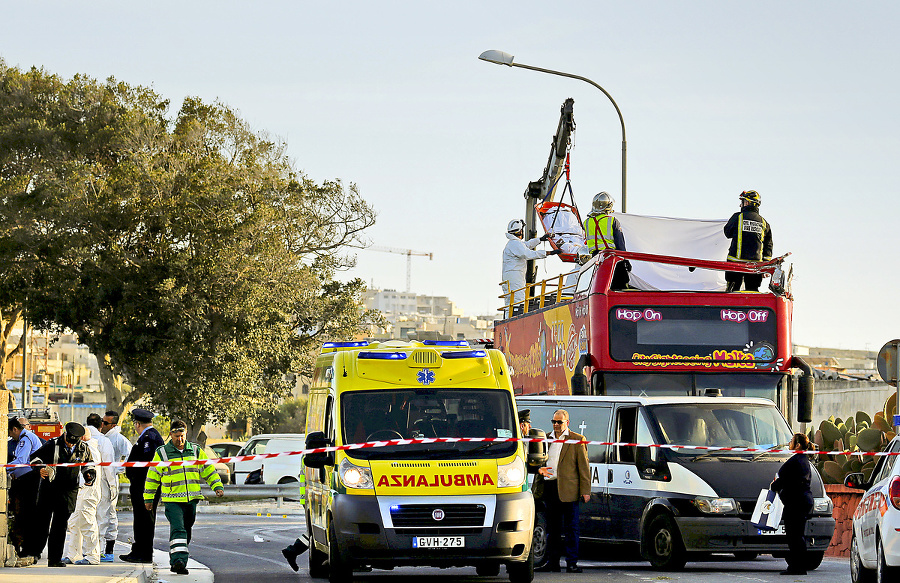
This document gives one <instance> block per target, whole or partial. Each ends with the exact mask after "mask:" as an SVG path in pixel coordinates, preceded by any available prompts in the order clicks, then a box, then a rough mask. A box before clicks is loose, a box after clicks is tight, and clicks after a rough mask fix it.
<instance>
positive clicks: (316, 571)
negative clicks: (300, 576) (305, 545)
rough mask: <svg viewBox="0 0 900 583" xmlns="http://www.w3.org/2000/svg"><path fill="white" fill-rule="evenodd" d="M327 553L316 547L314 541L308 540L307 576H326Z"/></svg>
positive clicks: (324, 577) (318, 577)
mask: <svg viewBox="0 0 900 583" xmlns="http://www.w3.org/2000/svg"><path fill="white" fill-rule="evenodd" d="M327 562H328V553H323V552H322V551H320V550H319V549H317V548H316V543H314V542H313V541H312V539H310V541H309V576H310V577H311V578H312V579H327V578H328V566H327V565H326V563H327Z"/></svg>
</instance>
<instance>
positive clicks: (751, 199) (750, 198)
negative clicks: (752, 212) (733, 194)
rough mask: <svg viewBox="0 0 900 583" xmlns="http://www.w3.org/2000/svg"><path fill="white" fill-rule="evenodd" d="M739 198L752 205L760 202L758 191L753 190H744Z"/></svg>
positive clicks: (757, 204)
mask: <svg viewBox="0 0 900 583" xmlns="http://www.w3.org/2000/svg"><path fill="white" fill-rule="evenodd" d="M740 199H741V200H745V201H747V202H748V203H750V204H752V205H754V206H759V203H760V202H761V199H760V197H759V193H758V192H756V191H755V190H745V191H744V192H742V193H741V196H740Z"/></svg>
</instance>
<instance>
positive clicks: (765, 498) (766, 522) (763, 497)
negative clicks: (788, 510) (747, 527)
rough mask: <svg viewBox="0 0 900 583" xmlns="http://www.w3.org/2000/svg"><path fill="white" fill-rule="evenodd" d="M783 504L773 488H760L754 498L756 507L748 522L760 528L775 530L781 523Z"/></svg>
mask: <svg viewBox="0 0 900 583" xmlns="http://www.w3.org/2000/svg"><path fill="white" fill-rule="evenodd" d="M783 511H784V504H782V502H781V498H779V497H778V493H777V492H775V491H774V490H761V491H760V493H759V497H758V498H757V499H756V508H754V509H753V516H751V517H750V524H752V525H753V526H755V527H756V528H758V529H760V530H777V529H778V525H779V524H781V513H782V512H783Z"/></svg>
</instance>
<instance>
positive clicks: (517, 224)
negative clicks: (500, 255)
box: [506, 219, 525, 235]
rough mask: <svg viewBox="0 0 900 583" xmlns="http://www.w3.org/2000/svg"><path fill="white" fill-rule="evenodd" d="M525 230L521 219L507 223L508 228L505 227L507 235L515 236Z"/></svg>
mask: <svg viewBox="0 0 900 583" xmlns="http://www.w3.org/2000/svg"><path fill="white" fill-rule="evenodd" d="M524 230H525V221H523V220H521V219H515V220H514V221H510V222H509V226H508V227H506V232H507V233H512V234H514V235H515V234H516V233H519V232H521V231H524Z"/></svg>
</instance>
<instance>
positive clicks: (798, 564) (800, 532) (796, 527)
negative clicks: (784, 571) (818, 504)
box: [784, 508, 807, 571]
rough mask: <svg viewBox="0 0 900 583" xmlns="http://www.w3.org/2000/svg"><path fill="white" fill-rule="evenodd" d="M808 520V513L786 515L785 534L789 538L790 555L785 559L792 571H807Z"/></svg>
mask: <svg viewBox="0 0 900 583" xmlns="http://www.w3.org/2000/svg"><path fill="white" fill-rule="evenodd" d="M806 519H807V513H806V512H803V513H790V514H788V512H787V508H785V513H784V534H785V536H786V537H787V544H788V554H787V556H786V557H785V561H787V566H788V569H789V570H791V571H806V565H807V557H806V537H805V536H804V533H805V532H806Z"/></svg>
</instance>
